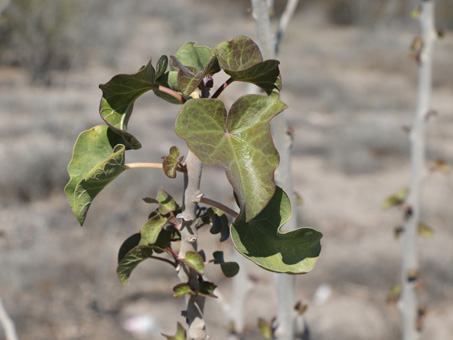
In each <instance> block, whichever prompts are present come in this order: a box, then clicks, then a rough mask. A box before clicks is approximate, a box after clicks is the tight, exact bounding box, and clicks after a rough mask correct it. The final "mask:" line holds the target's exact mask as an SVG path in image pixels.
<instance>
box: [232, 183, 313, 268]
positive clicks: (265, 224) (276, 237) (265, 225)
mask: <svg viewBox="0 0 453 340" xmlns="http://www.w3.org/2000/svg"><path fill="white" fill-rule="evenodd" d="M290 216H291V202H290V200H289V198H288V195H286V193H285V192H284V191H283V190H282V189H281V188H279V187H277V190H276V191H275V195H274V196H273V197H272V200H271V201H270V202H269V204H268V205H267V206H266V207H265V208H264V210H263V211H262V212H261V213H260V214H259V215H258V216H256V217H255V218H254V219H253V220H252V221H250V222H248V223H243V222H241V221H238V220H236V221H235V222H234V223H233V224H232V225H231V238H232V240H233V243H234V245H235V247H236V249H237V250H238V251H239V252H240V253H241V254H242V255H244V256H245V257H247V258H248V259H250V260H251V261H253V262H255V263H256V264H257V265H259V266H261V267H263V268H264V269H267V270H270V271H273V272H279V273H289V274H304V273H307V272H309V271H310V270H312V269H313V267H314V265H315V263H316V260H317V259H318V256H319V253H320V251H321V244H320V240H321V237H322V234H321V233H320V232H318V231H316V230H314V229H311V228H299V229H296V230H293V231H288V232H284V233H280V231H279V229H280V227H281V226H282V225H283V224H284V223H285V222H286V221H287V220H288V219H289V218H290Z"/></svg>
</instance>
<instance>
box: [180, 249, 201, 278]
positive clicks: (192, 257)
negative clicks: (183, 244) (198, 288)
mask: <svg viewBox="0 0 453 340" xmlns="http://www.w3.org/2000/svg"><path fill="white" fill-rule="evenodd" d="M184 262H185V263H187V265H188V266H189V267H190V268H192V269H194V270H195V271H196V272H197V273H199V274H203V269H204V261H203V257H201V255H200V254H198V253H196V252H194V251H188V252H186V257H185V259H184Z"/></svg>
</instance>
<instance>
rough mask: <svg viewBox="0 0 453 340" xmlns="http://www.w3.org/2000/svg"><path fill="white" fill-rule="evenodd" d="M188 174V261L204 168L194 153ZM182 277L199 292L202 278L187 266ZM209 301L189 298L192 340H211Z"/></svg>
mask: <svg viewBox="0 0 453 340" xmlns="http://www.w3.org/2000/svg"><path fill="white" fill-rule="evenodd" d="M186 167H187V173H185V174H184V197H183V208H182V213H181V217H182V225H181V248H180V251H179V256H180V257H182V258H184V257H185V254H186V253H187V252H188V251H194V252H197V238H198V235H197V228H196V210H197V203H196V197H197V196H198V195H199V194H200V181H201V170H202V164H201V162H200V160H199V159H198V158H197V156H195V154H194V153H193V152H192V151H189V154H188V155H187V158H186ZM178 277H179V280H180V281H181V282H189V285H190V287H191V288H198V286H199V282H198V275H197V273H196V272H195V271H194V270H193V269H190V268H188V267H187V266H180V269H179V272H178ZM204 302H205V298H204V297H202V296H199V295H197V296H192V295H190V296H188V295H186V304H187V309H186V311H185V315H186V320H187V325H188V326H189V330H188V339H189V340H205V339H207V333H206V324H205V320H204V316H203V309H204Z"/></svg>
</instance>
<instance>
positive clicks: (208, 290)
mask: <svg viewBox="0 0 453 340" xmlns="http://www.w3.org/2000/svg"><path fill="white" fill-rule="evenodd" d="M216 288H217V286H216V285H215V284H214V283H212V282H209V281H203V282H201V283H200V288H199V291H198V294H199V295H201V296H206V297H213V298H216V297H217V296H215V295H214V290H215V289H216Z"/></svg>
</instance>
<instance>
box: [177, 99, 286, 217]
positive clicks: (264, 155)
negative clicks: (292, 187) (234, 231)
mask: <svg viewBox="0 0 453 340" xmlns="http://www.w3.org/2000/svg"><path fill="white" fill-rule="evenodd" d="M285 108H286V105H285V104H284V103H282V102H281V101H279V100H277V99H275V98H270V97H265V96H259V95H246V96H243V97H241V98H239V99H238V100H237V101H236V102H235V103H234V104H233V105H232V107H231V109H230V112H229V113H227V111H226V109H225V106H224V104H223V102H222V101H220V100H218V99H193V100H189V101H188V102H186V103H185V104H184V106H183V107H182V109H181V111H180V112H179V114H178V117H177V118H176V124H175V131H176V134H177V135H178V136H179V137H181V138H183V139H185V140H186V142H187V145H188V146H189V148H190V149H191V150H192V151H193V152H194V153H195V155H197V157H198V158H199V159H200V160H201V161H202V162H203V163H218V164H220V165H221V166H222V167H223V168H224V169H225V172H226V175H227V177H228V180H229V181H230V183H231V184H232V186H233V189H234V192H235V193H236V195H237V197H238V200H239V206H240V209H241V213H240V217H241V218H244V219H245V221H246V222H248V221H250V220H251V219H253V218H254V217H255V216H256V215H257V214H258V213H259V212H260V211H261V210H263V208H264V207H265V206H266V204H267V203H268V202H269V201H270V199H271V198H272V195H273V194H274V191H275V183H274V171H275V169H276V168H277V166H278V163H279V156H278V152H277V150H276V149H275V146H274V143H273V141H272V136H271V129H270V120H271V119H272V118H273V117H275V116H276V115H277V114H279V113H280V112H281V111H283V110H284V109H285Z"/></svg>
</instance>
